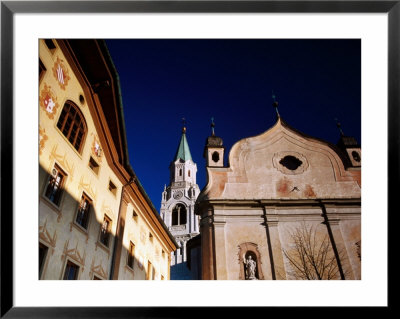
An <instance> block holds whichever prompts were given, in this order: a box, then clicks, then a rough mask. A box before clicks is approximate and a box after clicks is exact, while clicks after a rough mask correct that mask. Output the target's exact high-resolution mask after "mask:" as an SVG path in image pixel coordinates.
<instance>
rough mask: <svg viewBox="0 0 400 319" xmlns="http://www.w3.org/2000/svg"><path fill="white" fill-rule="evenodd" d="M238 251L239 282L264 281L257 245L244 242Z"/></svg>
mask: <svg viewBox="0 0 400 319" xmlns="http://www.w3.org/2000/svg"><path fill="white" fill-rule="evenodd" d="M238 249H239V252H238V262H239V268H240V270H239V280H264V275H263V271H262V262H261V254H260V252H259V250H258V245H257V244H256V243H251V242H245V243H242V244H240V245H239V246H238Z"/></svg>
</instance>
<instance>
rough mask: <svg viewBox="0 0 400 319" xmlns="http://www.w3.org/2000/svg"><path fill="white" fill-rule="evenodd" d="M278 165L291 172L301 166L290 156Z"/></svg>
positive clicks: (295, 158)
mask: <svg viewBox="0 0 400 319" xmlns="http://www.w3.org/2000/svg"><path fill="white" fill-rule="evenodd" d="M279 163H280V164H281V165H283V166H285V167H286V168H287V169H290V170H291V171H295V170H296V169H297V168H299V166H301V164H303V162H302V161H300V160H299V159H298V158H297V157H294V156H291V155H288V156H285V157H284V158H282V159H281V160H280V161H279Z"/></svg>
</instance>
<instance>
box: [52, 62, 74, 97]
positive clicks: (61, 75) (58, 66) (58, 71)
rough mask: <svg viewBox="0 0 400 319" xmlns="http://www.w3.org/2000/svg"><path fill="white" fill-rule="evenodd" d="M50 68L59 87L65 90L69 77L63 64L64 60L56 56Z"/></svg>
mask: <svg viewBox="0 0 400 319" xmlns="http://www.w3.org/2000/svg"><path fill="white" fill-rule="evenodd" d="M52 70H53V75H54V77H55V78H56V80H57V82H58V84H59V85H60V88H61V89H62V90H65V88H66V86H67V85H68V81H69V80H70V79H71V77H70V76H69V72H68V68H67V67H66V66H65V64H64V61H63V60H61V59H60V58H59V57H57V60H56V62H55V63H54V66H53V69H52Z"/></svg>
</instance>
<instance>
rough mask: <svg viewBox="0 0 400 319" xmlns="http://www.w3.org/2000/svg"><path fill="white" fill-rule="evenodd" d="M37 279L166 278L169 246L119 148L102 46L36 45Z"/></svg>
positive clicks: (117, 110)
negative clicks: (37, 156)
mask: <svg viewBox="0 0 400 319" xmlns="http://www.w3.org/2000/svg"><path fill="white" fill-rule="evenodd" d="M39 66H40V67H39V70H40V74H39V112H40V123H39V154H40V156H39V279H52V280H57V279H86V280H91V279H166V280H167V279H169V277H170V274H169V271H170V253H171V252H172V251H174V250H175V249H176V243H175V241H174V239H173V237H172V236H171V234H170V233H169V232H168V230H167V229H166V227H165V225H164V223H163V222H162V220H161V219H160V218H159V216H158V214H157V211H156V210H155V209H154V207H153V206H152V204H151V201H150V199H149V198H148V197H147V195H146V193H145V191H144V190H143V188H142V186H141V184H140V182H139V181H138V179H137V177H136V175H135V174H134V172H133V170H132V169H131V167H130V165H129V162H128V156H127V150H126V137H125V131H124V123H123V116H122V107H121V101H120V96H119V94H118V85H119V83H118V80H117V75H116V71H115V69H114V67H113V64H112V61H111V59H110V58H109V53H108V51H107V48H106V46H105V43H104V42H103V41H95V40H50V39H47V40H39Z"/></svg>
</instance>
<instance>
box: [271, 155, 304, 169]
mask: <svg viewBox="0 0 400 319" xmlns="http://www.w3.org/2000/svg"><path fill="white" fill-rule="evenodd" d="M272 164H273V166H274V167H275V168H276V169H277V170H278V171H280V172H281V173H283V174H285V175H298V174H302V173H304V172H305V171H306V170H307V169H308V167H309V164H308V161H307V158H306V157H305V156H304V155H302V154H300V153H297V152H279V153H275V154H274V156H273V158H272Z"/></svg>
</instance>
